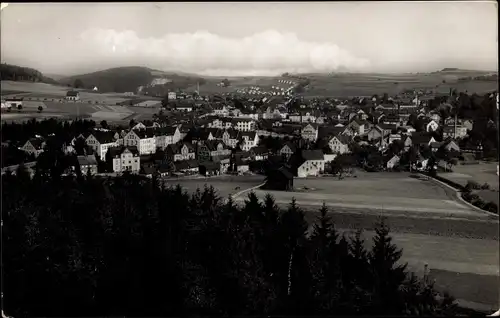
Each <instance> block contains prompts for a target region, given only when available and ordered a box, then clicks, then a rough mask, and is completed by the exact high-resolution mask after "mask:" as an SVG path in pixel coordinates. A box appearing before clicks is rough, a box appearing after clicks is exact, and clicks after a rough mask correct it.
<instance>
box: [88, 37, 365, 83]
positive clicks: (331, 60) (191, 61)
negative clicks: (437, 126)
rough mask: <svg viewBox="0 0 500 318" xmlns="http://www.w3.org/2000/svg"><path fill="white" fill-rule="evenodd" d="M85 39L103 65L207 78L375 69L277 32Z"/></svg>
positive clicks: (329, 46) (322, 45)
mask: <svg viewBox="0 0 500 318" xmlns="http://www.w3.org/2000/svg"><path fill="white" fill-rule="evenodd" d="M80 40H81V41H80V43H79V44H80V45H79V46H80V49H84V48H91V49H92V51H93V55H97V56H99V57H100V58H102V59H103V60H109V61H115V63H117V62H118V61H120V63H125V62H126V63H128V64H130V65H131V64H135V65H148V66H150V67H154V68H158V69H163V70H179V71H185V72H197V73H200V74H206V75H230V74H228V73H231V74H234V75H275V74H279V73H282V72H331V71H335V70H339V69H342V70H349V71H358V70H363V69H366V68H367V67H369V66H370V61H369V60H368V59H365V58H362V57H356V56H354V55H352V54H351V53H350V52H348V51H346V50H343V49H342V48H340V47H338V46H337V45H335V44H333V43H317V42H307V41H303V40H301V39H299V38H297V36H296V35H295V34H293V33H281V32H278V31H274V30H269V31H265V32H261V33H257V34H254V35H251V36H248V37H244V38H229V37H222V36H219V35H216V34H212V33H210V32H208V31H197V32H194V33H169V34H166V35H164V36H163V37H157V38H154V37H149V38H140V37H138V36H137V34H136V33H135V32H133V31H122V32H118V31H115V30H111V29H88V30H86V31H84V32H83V33H82V34H81V35H80Z"/></svg>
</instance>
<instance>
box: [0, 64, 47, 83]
mask: <svg viewBox="0 0 500 318" xmlns="http://www.w3.org/2000/svg"><path fill="white" fill-rule="evenodd" d="M0 80H2V81H29V82H43V83H48V84H57V81H55V80H54V79H52V78H49V77H46V76H44V75H43V74H42V73H41V72H40V71H37V70H35V69H32V68H29V67H22V66H17V65H11V64H6V63H2V64H0Z"/></svg>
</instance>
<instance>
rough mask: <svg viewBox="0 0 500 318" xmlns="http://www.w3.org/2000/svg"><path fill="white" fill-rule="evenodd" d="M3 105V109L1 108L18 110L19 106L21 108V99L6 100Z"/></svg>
mask: <svg viewBox="0 0 500 318" xmlns="http://www.w3.org/2000/svg"><path fill="white" fill-rule="evenodd" d="M3 105H4V107H2V108H18V107H19V106H21V107H23V98H22V97H11V98H6V99H5V102H4V103H3Z"/></svg>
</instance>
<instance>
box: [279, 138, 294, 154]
mask: <svg viewBox="0 0 500 318" xmlns="http://www.w3.org/2000/svg"><path fill="white" fill-rule="evenodd" d="M285 146H288V148H290V150H291V151H292V152H295V151H296V150H297V147H296V146H295V144H294V143H293V142H290V141H287V142H285V144H284V145H283V147H285ZM283 147H281V149H283Z"/></svg>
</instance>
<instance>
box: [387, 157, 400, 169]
mask: <svg viewBox="0 0 500 318" xmlns="http://www.w3.org/2000/svg"><path fill="white" fill-rule="evenodd" d="M399 160H400V158H399V156H397V155H394V156H392V158H391V159H389V160H387V169H393V168H394V167H395V166H397V165H398V164H399Z"/></svg>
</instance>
